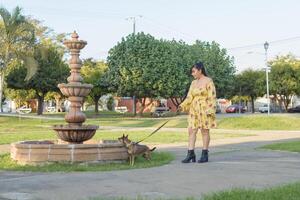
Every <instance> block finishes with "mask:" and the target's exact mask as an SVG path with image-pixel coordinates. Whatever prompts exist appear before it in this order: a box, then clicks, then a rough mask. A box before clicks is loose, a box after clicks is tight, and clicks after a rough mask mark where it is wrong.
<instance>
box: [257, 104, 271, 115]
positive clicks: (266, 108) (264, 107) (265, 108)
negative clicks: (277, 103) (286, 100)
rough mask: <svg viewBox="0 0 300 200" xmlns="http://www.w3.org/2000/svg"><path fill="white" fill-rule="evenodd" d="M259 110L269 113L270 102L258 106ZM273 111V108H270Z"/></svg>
mask: <svg viewBox="0 0 300 200" xmlns="http://www.w3.org/2000/svg"><path fill="white" fill-rule="evenodd" d="M258 111H259V112H261V113H267V112H268V104H264V105H263V106H260V107H258ZM270 112H271V108H270Z"/></svg>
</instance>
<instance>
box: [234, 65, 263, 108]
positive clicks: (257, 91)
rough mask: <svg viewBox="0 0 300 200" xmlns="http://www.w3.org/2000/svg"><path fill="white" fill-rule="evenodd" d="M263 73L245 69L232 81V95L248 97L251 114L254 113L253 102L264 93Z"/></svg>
mask: <svg viewBox="0 0 300 200" xmlns="http://www.w3.org/2000/svg"><path fill="white" fill-rule="evenodd" d="M264 74H265V73H264V71H260V70H253V69H247V70H244V71H242V72H241V73H239V74H237V75H236V77H235V81H234V86H235V87H234V90H233V93H234V95H237V94H238V95H239V96H248V97H249V98H250V100H251V107H252V113H254V111H255V110H254V101H255V99H256V98H257V97H259V96H262V95H263V94H264V93H265V90H264V87H263V86H264V85H265V79H264V77H265V76H264Z"/></svg>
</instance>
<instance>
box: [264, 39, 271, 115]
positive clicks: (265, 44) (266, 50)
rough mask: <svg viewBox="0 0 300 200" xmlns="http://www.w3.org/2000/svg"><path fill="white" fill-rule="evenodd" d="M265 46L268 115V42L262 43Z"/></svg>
mask: <svg viewBox="0 0 300 200" xmlns="http://www.w3.org/2000/svg"><path fill="white" fill-rule="evenodd" d="M264 48H265V64H266V85H267V104H268V115H270V94H269V67H268V48H269V43H268V42H265V43H264Z"/></svg>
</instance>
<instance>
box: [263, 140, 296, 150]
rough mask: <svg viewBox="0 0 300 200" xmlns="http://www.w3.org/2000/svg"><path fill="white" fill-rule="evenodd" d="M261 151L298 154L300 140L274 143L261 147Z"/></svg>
mask: <svg viewBox="0 0 300 200" xmlns="http://www.w3.org/2000/svg"><path fill="white" fill-rule="evenodd" d="M261 148H263V149H271V150H280V151H291V152H299V153H300V140H298V141H291V142H282V143H274V144H269V145H265V146H263V147H261Z"/></svg>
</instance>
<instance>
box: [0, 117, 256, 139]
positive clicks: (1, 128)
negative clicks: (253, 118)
mask: <svg viewBox="0 0 300 200" xmlns="http://www.w3.org/2000/svg"><path fill="white" fill-rule="evenodd" d="M138 121H142V120H138ZM126 122H127V123H129V122H128V121H125V122H123V123H126ZM155 122H156V123H157V126H156V127H158V126H159V125H161V123H162V122H161V121H157V120H156V121H155ZM62 123H64V121H63V120H46V119H42V120H41V119H29V118H15V117H0V144H9V143H12V142H17V141H22V140H43V139H49V140H53V139H57V137H56V134H55V132H54V131H53V130H52V129H51V126H52V125H54V124H62ZM88 123H89V124H96V125H100V126H101V125H102V123H101V122H100V124H99V121H96V120H88ZM115 123H116V122H115ZM173 123H176V120H175V122H173ZM123 133H124V134H128V135H129V137H130V138H131V139H132V140H134V141H137V140H140V139H142V138H144V137H146V136H147V135H148V134H150V133H151V130H138V131H137V130H134V131H130V130H124V131H116V130H98V131H97V133H96V134H95V136H94V137H93V139H95V140H100V139H117V138H118V137H120V136H121V135H122V134H123ZM199 136H200V134H199ZM211 136H212V139H220V138H231V137H243V136H251V134H247V133H213V132H212V134H211ZM186 141H187V131H186V130H184V131H181V130H176V131H159V132H157V133H156V134H154V135H153V136H152V137H150V138H148V139H147V140H145V142H146V143H176V142H177V143H178V142H186Z"/></svg>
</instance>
